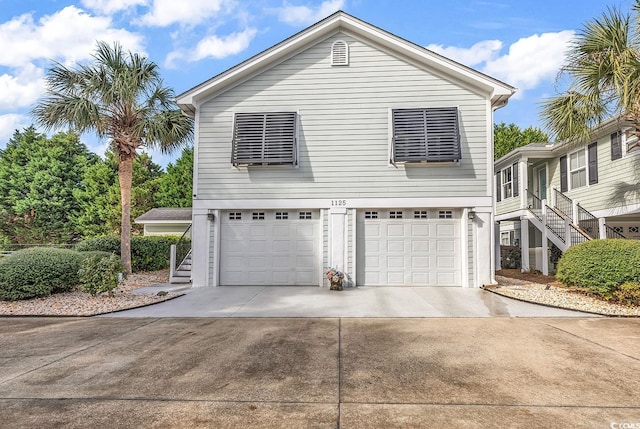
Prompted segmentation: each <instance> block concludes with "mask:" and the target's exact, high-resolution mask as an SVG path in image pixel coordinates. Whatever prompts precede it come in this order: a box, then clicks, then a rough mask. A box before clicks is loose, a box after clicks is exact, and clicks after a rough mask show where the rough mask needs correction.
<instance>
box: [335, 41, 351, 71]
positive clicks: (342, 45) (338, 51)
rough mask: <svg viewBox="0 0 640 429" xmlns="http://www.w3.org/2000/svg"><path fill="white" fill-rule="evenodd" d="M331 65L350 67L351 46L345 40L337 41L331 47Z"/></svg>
mask: <svg viewBox="0 0 640 429" xmlns="http://www.w3.org/2000/svg"><path fill="white" fill-rule="evenodd" d="M331 65H332V66H347V65H349V45H347V42H345V41H344V40H336V41H335V42H333V45H331Z"/></svg>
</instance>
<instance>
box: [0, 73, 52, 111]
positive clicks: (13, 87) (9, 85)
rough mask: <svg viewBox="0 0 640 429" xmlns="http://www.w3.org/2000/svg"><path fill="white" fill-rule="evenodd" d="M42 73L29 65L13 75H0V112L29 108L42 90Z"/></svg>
mask: <svg viewBox="0 0 640 429" xmlns="http://www.w3.org/2000/svg"><path fill="white" fill-rule="evenodd" d="M44 86H45V85H44V79H43V71H42V69H40V68H37V67H35V66H33V65H31V64H29V65H27V66H25V67H23V68H21V69H18V70H17V73H16V74H15V75H10V74H3V75H0V94H2V97H0V110H9V109H17V108H22V107H27V106H30V105H31V104H32V103H34V102H35V101H36V100H37V99H38V98H39V97H40V95H41V93H42V91H43V90H44Z"/></svg>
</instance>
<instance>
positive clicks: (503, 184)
mask: <svg viewBox="0 0 640 429" xmlns="http://www.w3.org/2000/svg"><path fill="white" fill-rule="evenodd" d="M507 172H510V173H511V175H510V177H509V181H508V182H507V181H506V180H505V176H506V173H507ZM500 174H502V178H501V179H502V180H501V187H502V189H501V191H502V199H503V200H506V199H508V198H513V165H510V166H509V167H507V168H503V169H502V170H501V171H500ZM507 185H510V189H511V195H507Z"/></svg>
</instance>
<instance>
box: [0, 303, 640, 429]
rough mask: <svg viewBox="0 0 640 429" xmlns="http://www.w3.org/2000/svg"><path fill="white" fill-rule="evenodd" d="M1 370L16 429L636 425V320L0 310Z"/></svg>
mask: <svg viewBox="0 0 640 429" xmlns="http://www.w3.org/2000/svg"><path fill="white" fill-rule="evenodd" d="M345 295H346V294H345ZM0 368H1V369H2V370H1V371H0V409H1V410H2V413H1V414H2V420H0V426H1V427H11V428H15V429H20V428H40V427H55V428H67V427H69V428H96V427H109V428H146V427H162V428H165V427H167V428H169V427H176V428H178V427H179V428H249V427H250V428H308V427H314V428H332V429H335V428H407V427H415V428H418V427H420V428H422V427H427V428H431V427H444V428H449V427H451V428H454V427H455V428H458V427H474V428H476V427H482V428H487V427H510V428H563V429H564V428H594V427H597V428H609V427H619V428H622V427H627V428H630V427H635V426H631V424H637V422H639V421H640V378H639V377H638V374H640V319H610V318H586V319H582V318H577V319H576V318H559V319H553V318H533V319H520V318H504V317H503V318H461V319H455V318H449V319H435V318H434V319H424V318H420V319H411V318H404V319H379V318H378V319H351V318H349V319H337V318H323V319H314V318H286V319H281V318H280V319H278V318H273V319H265V318H260V319H252V318H244V319H243V318H215V319H205V318H188V319H172V318H155V319H154V318H146V319H145V318H136V319H128V318H117V319H116V318H89V319H71V318H66V319H65V318H58V319H56V318H0ZM612 423H616V424H617V425H612ZM624 423H627V424H628V425H627V426H624V425H623V424H624Z"/></svg>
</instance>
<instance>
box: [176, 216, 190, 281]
mask: <svg viewBox="0 0 640 429" xmlns="http://www.w3.org/2000/svg"><path fill="white" fill-rule="evenodd" d="M189 231H191V225H189V226H188V227H187V229H185V231H184V232H183V233H182V235H181V236H180V239H179V240H178V242H177V243H176V259H175V263H176V264H175V266H174V268H175V269H176V270H177V269H178V268H180V265H182V264H183V262H184V261H185V260H186V259H187V256H189V253H190V252H191V238H190V237H187V234H188V233H189Z"/></svg>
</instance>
